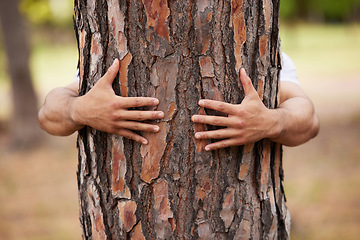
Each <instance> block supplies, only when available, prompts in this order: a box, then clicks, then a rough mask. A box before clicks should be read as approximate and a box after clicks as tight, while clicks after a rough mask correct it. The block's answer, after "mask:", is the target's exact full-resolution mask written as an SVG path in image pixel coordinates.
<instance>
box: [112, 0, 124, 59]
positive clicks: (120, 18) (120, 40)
mask: <svg viewBox="0 0 360 240" xmlns="http://www.w3.org/2000/svg"><path fill="white" fill-rule="evenodd" d="M108 14H109V17H108V19H109V27H110V29H109V32H110V35H111V37H110V40H111V39H113V40H115V43H114V44H115V45H114V46H115V47H116V48H117V51H118V53H119V58H120V60H122V59H123V57H124V56H125V55H126V54H127V52H128V49H127V39H126V37H125V35H124V31H125V30H124V29H125V16H124V13H123V12H121V10H120V6H119V1H117V0H109V1H108Z"/></svg>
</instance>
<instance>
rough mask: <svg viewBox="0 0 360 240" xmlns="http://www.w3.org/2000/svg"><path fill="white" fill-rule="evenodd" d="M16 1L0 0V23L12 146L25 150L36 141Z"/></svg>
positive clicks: (23, 36)
mask: <svg viewBox="0 0 360 240" xmlns="http://www.w3.org/2000/svg"><path fill="white" fill-rule="evenodd" d="M18 5H19V1H18V0H12V1H5V0H2V1H0V20H1V28H2V32H3V38H4V42H5V48H6V53H7V59H8V68H9V73H10V77H11V88H12V97H13V116H12V118H13V119H12V121H11V136H12V146H13V147H15V148H27V147H29V146H32V145H34V144H35V143H36V142H37V140H38V139H39V138H40V129H39V127H38V123H37V108H38V106H37V98H36V94H35V90H34V87H33V85H32V80H31V75H30V70H29V53H30V51H29V46H28V42H27V40H28V39H27V36H26V31H25V26H24V19H23V18H22V16H21V15H20V14H19V11H18Z"/></svg>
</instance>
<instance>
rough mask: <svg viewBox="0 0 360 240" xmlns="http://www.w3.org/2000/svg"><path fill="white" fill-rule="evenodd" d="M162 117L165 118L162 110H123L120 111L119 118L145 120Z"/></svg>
mask: <svg viewBox="0 0 360 240" xmlns="http://www.w3.org/2000/svg"><path fill="white" fill-rule="evenodd" d="M162 118H164V112H162V111H121V112H120V113H119V119H126V120H135V121H145V120H156V119H162Z"/></svg>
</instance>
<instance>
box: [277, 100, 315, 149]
mask: <svg viewBox="0 0 360 240" xmlns="http://www.w3.org/2000/svg"><path fill="white" fill-rule="evenodd" d="M273 111H275V112H274V114H275V119H276V125H275V126H276V127H275V128H276V130H275V134H274V136H273V137H272V138H271V140H273V141H275V142H279V143H281V144H284V145H286V146H298V145H300V144H302V143H305V142H307V141H309V140H310V139H312V138H314V137H315V136H316V135H317V134H318V131H319V122H318V119H317V117H316V115H315V112H314V107H313V104H312V102H311V101H310V100H309V99H308V98H306V97H294V98H290V99H287V100H286V101H284V102H283V103H281V104H280V105H279V107H278V108H277V109H275V110H273Z"/></svg>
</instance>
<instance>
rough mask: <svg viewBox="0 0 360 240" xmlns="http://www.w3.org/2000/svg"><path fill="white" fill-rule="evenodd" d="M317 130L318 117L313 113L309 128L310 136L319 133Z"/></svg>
mask: <svg viewBox="0 0 360 240" xmlns="http://www.w3.org/2000/svg"><path fill="white" fill-rule="evenodd" d="M319 131H320V123H319V119H318V118H317V116H316V115H315V114H314V117H313V124H312V128H311V138H315V137H316V136H317V135H318V134H319Z"/></svg>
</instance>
